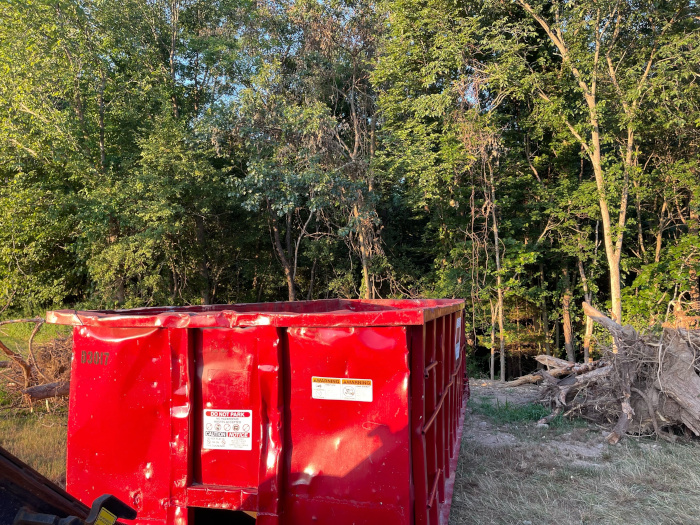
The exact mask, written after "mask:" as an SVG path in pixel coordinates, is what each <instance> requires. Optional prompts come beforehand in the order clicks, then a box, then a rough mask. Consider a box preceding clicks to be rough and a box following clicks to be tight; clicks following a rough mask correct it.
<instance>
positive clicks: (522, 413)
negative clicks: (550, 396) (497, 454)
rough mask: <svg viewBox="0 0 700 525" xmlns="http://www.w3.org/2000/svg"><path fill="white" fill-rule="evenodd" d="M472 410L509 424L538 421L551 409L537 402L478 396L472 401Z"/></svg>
mask: <svg viewBox="0 0 700 525" xmlns="http://www.w3.org/2000/svg"><path fill="white" fill-rule="evenodd" d="M470 403H471V407H472V410H473V411H474V412H475V413H477V414H481V415H482V416H486V417H488V418H490V419H491V420H492V421H493V422H494V423H498V424H507V423H519V422H527V421H537V420H538V419H541V418H543V417H545V416H548V415H549V414H550V413H551V411H550V410H549V409H548V408H545V407H544V406H542V405H538V404H537V403H525V404H516V403H509V402H508V401H505V402H503V403H502V402H501V401H499V400H496V401H495V402H493V400H491V399H489V398H488V397H476V398H474V399H473V400H472V401H470Z"/></svg>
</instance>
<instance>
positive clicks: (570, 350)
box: [561, 267, 576, 362]
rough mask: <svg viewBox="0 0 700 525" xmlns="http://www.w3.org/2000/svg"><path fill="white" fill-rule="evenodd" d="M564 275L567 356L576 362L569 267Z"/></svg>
mask: <svg viewBox="0 0 700 525" xmlns="http://www.w3.org/2000/svg"><path fill="white" fill-rule="evenodd" d="M562 274H563V276H564V295H563V296H562V299H561V308H562V320H563V324H564V347H565V348H566V358H567V359H568V360H569V361H572V362H576V349H575V348H574V340H573V339H574V337H573V328H572V326H571V279H570V278H569V269H568V268H566V267H565V268H564V269H563V270H562Z"/></svg>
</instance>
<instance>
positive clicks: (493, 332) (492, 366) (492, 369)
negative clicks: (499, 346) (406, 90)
mask: <svg viewBox="0 0 700 525" xmlns="http://www.w3.org/2000/svg"><path fill="white" fill-rule="evenodd" d="M489 303H490V304H491V358H490V360H489V371H490V372H491V381H493V380H494V379H495V374H496V319H497V318H498V306H497V305H494V304H493V300H489Z"/></svg>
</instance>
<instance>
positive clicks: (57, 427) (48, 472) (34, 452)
mask: <svg viewBox="0 0 700 525" xmlns="http://www.w3.org/2000/svg"><path fill="white" fill-rule="evenodd" d="M66 431H67V414H66V412H65V411H62V412H59V413H50V414H49V413H46V412H43V411H38V410H36V411H35V412H34V413H30V412H25V411H23V412H21V413H16V414H14V415H13V416H9V415H5V416H3V417H0V447H3V448H4V449H6V450H8V451H9V452H10V453H11V454H14V455H15V456H17V457H18V458H20V459H21V460H22V461H24V462H25V463H27V464H29V465H30V466H31V467H33V468H34V469H36V470H37V471H39V472H40V473H41V474H43V475H44V476H46V477H47V478H49V479H50V480H51V481H54V482H57V483H59V484H60V485H64V484H65V473H66Z"/></svg>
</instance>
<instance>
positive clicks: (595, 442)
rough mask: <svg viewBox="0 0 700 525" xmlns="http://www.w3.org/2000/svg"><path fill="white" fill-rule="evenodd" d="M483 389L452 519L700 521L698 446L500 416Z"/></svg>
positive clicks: (644, 524)
mask: <svg viewBox="0 0 700 525" xmlns="http://www.w3.org/2000/svg"><path fill="white" fill-rule="evenodd" d="M476 390H477V392H476V396H477V399H476V402H475V403H474V404H475V406H481V407H482V408H480V409H478V410H476V411H473V413H472V414H470V415H469V416H468V422H467V424H466V428H465V434H464V436H465V437H464V439H463V442H462V452H461V458H460V463H459V467H458V473H457V483H456V486H455V495H454V498H453V504H452V515H451V519H450V525H457V524H460V525H461V524H523V525H526V524H528V523H529V524H532V525H541V524H557V525H564V524H612V523H624V524H628V523H629V524H641V525H652V524H653V525H658V524H700V516H698V513H697V509H698V508H700V445H698V444H697V443H689V444H675V445H669V444H667V443H661V442H655V441H652V440H635V439H631V438H628V439H626V440H625V441H624V442H623V443H622V444H621V445H618V446H609V445H607V444H604V439H603V436H602V434H601V431H600V429H598V428H595V427H588V426H582V425H581V424H567V423H566V422H564V423H560V424H559V425H553V426H550V427H549V428H546V429H544V428H536V427H535V424H534V422H532V421H530V422H524V421H523V420H517V419H516V420H515V421H513V420H511V421H510V422H504V421H499V420H498V413H499V411H498V410H496V411H494V412H493V413H490V412H489V411H488V410H484V409H483V406H484V404H487V403H488V402H489V398H484V397H481V399H479V397H478V396H479V395H480V394H479V391H478V389H476ZM491 399H493V398H491ZM494 402H495V401H494ZM527 410H531V409H530V408H528V409H527ZM527 410H526V411H527ZM494 414H495V415H494Z"/></svg>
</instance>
